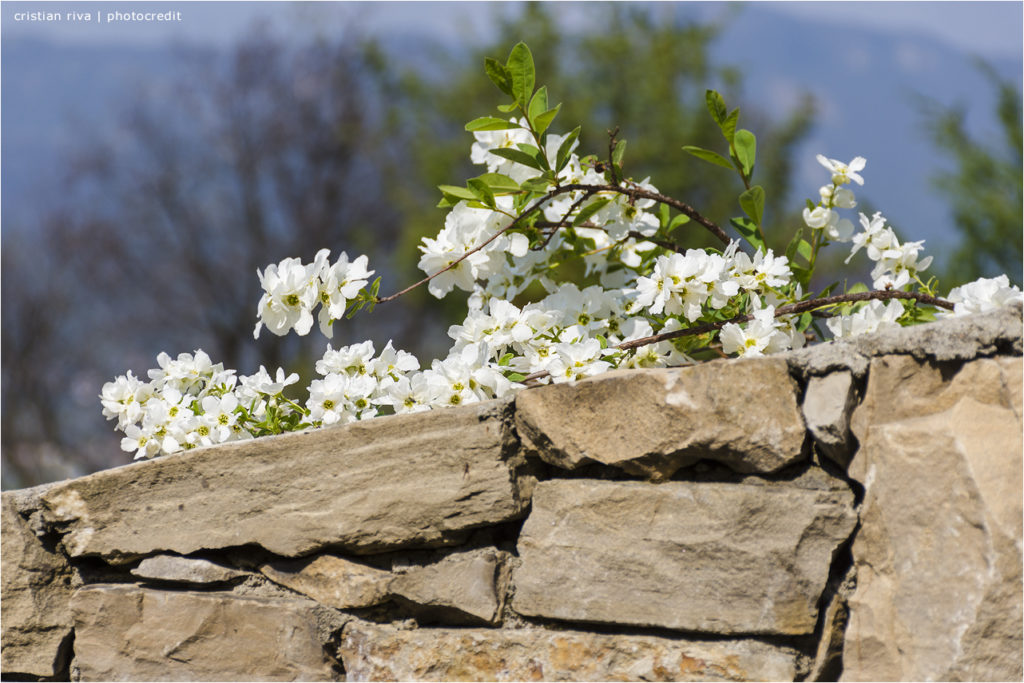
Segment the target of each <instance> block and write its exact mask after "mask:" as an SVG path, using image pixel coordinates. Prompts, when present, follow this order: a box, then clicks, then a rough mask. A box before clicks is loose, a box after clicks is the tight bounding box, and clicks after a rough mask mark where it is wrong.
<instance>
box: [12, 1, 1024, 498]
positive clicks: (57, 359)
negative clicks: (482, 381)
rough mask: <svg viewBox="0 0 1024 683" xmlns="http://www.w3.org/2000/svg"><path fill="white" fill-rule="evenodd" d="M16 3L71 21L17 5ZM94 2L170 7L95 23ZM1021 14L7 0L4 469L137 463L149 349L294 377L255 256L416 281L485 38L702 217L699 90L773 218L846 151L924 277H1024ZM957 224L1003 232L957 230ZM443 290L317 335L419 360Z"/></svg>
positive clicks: (428, 348) (389, 280)
mask: <svg viewBox="0 0 1024 683" xmlns="http://www.w3.org/2000/svg"><path fill="white" fill-rule="evenodd" d="M32 11H44V12H56V13H60V14H62V15H63V14H64V13H65V12H68V11H74V12H78V13H79V14H85V13H90V14H91V15H92V21H90V22H69V21H62V22H39V21H18V20H16V19H15V15H16V14H18V13H23V12H32ZM112 11H120V12H130V11H138V12H161V11H180V12H181V16H182V21H181V22H160V23H157V22H150V23H138V22H134V23H115V24H110V23H105V22H97V21H96V14H97V13H100V14H102V15H103V16H104V17H105V16H106V13H107V12H112ZM1022 22H1024V16H1022V5H1021V4H1020V3H1016V2H1006V3H991V2H913V3H875V2H872V3H842V2H827V3H816V2H800V3H767V2H765V3H749V4H739V3H717V2H706V3H656V4H652V5H642V4H638V3H565V4H563V3H543V4H542V5H538V4H532V5H526V4H523V3H432V2H429V3H428V2H423V3H342V2H339V3H330V2H327V3H324V2H318V3H269V2H266V3H265V2H260V3H256V2H252V3H245V2H232V3H218V2H210V3H196V2H179V3H162V2H161V3H135V2H116V3H115V2H107V3H86V2H83V3H59V2H57V3H50V2H47V3H22V2H4V3H3V4H2V6H0V38H2V45H0V70H2V73H0V84H2V85H0V117H2V131H0V134H2V145H0V156H2V159H0V195H2V214H0V223H2V252H3V270H2V276H3V283H2V285H3V286H2V294H0V296H2V310H3V323H2V324H3V328H2V329H3V398H2V406H0V410H2V417H3V433H2V436H3V467H2V475H3V487H4V488H11V487H21V486H29V485H33V484H36V483H40V482H43V481H49V480H53V479H58V478H63V477H71V476H79V475H81V474H85V473H88V472H90V471H94V470H96V469H101V468H104V467H110V466H114V465H117V464H122V463H125V462H128V461H129V459H130V454H127V453H124V452H121V451H120V450H119V448H118V441H119V435H117V434H115V433H114V432H113V430H112V429H111V424H110V423H107V422H105V421H104V420H103V418H102V416H101V415H100V406H99V401H98V399H97V394H98V393H99V390H100V387H101V386H102V384H103V382H105V381H108V380H110V379H112V378H113V377H114V376H115V375H117V374H122V373H124V372H125V371H126V370H129V369H131V370H133V371H134V372H135V373H136V374H139V375H143V376H144V375H145V371H146V369H147V368H150V367H152V366H153V365H155V361H154V359H155V356H156V354H157V353H158V352H160V351H167V352H169V353H171V354H172V355H174V354H177V353H179V352H183V351H189V352H191V351H193V350H194V349H196V348H203V349H204V350H206V351H208V352H209V353H210V355H211V356H212V357H213V358H214V360H215V361H218V360H223V361H224V362H225V364H226V365H228V366H229V367H235V368H237V369H238V370H239V372H240V373H244V374H248V373H251V372H253V371H255V370H256V369H257V368H258V366H259V365H260V364H265V365H267V366H268V367H269V366H272V365H273V366H276V365H278V364H281V365H286V366H288V367H290V368H294V369H296V370H299V371H302V372H304V373H305V374H306V375H307V376H308V374H309V372H310V370H309V366H311V364H312V363H311V359H313V358H316V357H319V355H320V353H322V350H323V348H324V344H325V340H324V339H323V338H321V337H319V335H318V334H317V333H315V332H314V333H313V334H311V335H310V337H308V338H305V339H302V340H299V339H294V338H292V339H281V340H278V339H273V338H270V339H268V338H266V336H268V335H265V337H264V338H261V339H260V340H259V342H253V340H252V338H251V330H252V326H253V324H254V323H255V310H256V303H257V301H258V298H259V285H258V281H257V278H256V274H255V269H256V268H257V267H260V268H262V267H263V266H265V265H266V264H267V263H270V262H276V261H279V260H280V259H282V258H284V257H286V256H299V257H301V258H303V259H306V260H308V259H310V258H311V257H312V255H313V254H314V253H315V252H316V250H317V249H318V248H320V247H329V248H331V249H332V253H333V254H337V253H338V252H339V251H341V250H346V251H348V252H349V253H350V254H354V253H369V254H370V255H371V264H373V265H374V266H375V267H376V268H377V270H378V273H380V274H382V275H384V284H383V287H382V292H384V293H388V292H391V291H394V290H396V289H398V288H399V287H401V286H403V285H404V284H407V283H408V282H409V281H411V278H413V277H415V276H416V274H417V273H416V272H415V269H414V266H415V261H416V258H417V252H416V250H415V245H416V244H417V242H418V240H419V239H420V237H422V236H423V235H425V234H432V233H434V232H436V231H437V229H438V228H439V227H440V226H441V224H442V222H443V219H444V214H443V212H442V211H440V210H438V209H435V208H433V207H434V204H435V203H436V200H437V198H438V197H437V193H436V191H435V190H434V187H435V186H436V185H437V184H439V183H451V184H460V183H461V182H463V181H464V180H465V178H466V177H468V176H469V175H475V174H476V173H478V172H479V170H478V169H474V168H472V167H471V166H470V165H469V164H468V151H469V145H470V143H471V142H472V137H471V136H470V135H469V134H467V133H464V132H462V125H463V124H464V123H465V122H466V121H468V120H469V119H471V118H475V117H477V116H482V115H491V114H492V113H493V111H492V110H493V107H494V105H495V104H498V103H500V102H501V99H500V94H499V93H498V92H497V91H496V90H495V89H494V88H493V86H491V85H490V83H489V82H488V81H487V79H486V77H485V76H484V74H483V70H482V57H483V56H484V55H489V56H494V57H498V58H501V59H504V57H505V56H506V55H507V53H508V50H509V49H510V48H511V46H512V45H513V44H514V43H515V42H516V41H517V40H524V41H525V42H527V43H528V44H529V45H530V46H531V48H532V49H533V51H534V53H535V56H536V57H537V62H538V84H542V83H547V84H549V89H550V90H551V94H552V97H553V98H554V100H555V101H562V102H564V103H565V107H564V108H563V113H562V114H561V115H560V117H559V119H558V120H557V121H556V124H555V128H556V129H558V130H560V131H562V130H569V129H570V128H572V127H573V126H575V125H576V123H578V122H580V121H582V122H584V134H585V137H584V145H585V146H587V147H588V151H595V152H599V151H600V150H601V147H600V145H601V144H602V139H603V137H604V135H605V133H604V131H605V129H606V128H608V127H611V126H614V125H621V126H622V128H623V137H625V138H627V139H628V140H629V142H630V145H629V150H630V152H629V154H628V155H627V170H628V171H630V172H631V173H633V174H634V175H636V176H638V177H643V176H644V175H646V174H648V173H649V174H651V175H652V177H653V181H654V182H655V184H656V185H658V187H659V188H661V189H662V190H664V191H666V192H668V193H669V194H675V195H676V196H679V197H680V198H681V199H684V200H685V201H688V202H690V203H693V204H695V205H697V206H698V208H703V209H704V210H705V212H706V213H708V214H709V215H711V216H712V217H715V218H717V219H718V220H719V221H720V222H722V223H725V222H727V221H726V217H727V215H729V213H728V212H733V213H735V211H736V209H735V207H734V206H733V205H732V204H734V201H735V194H736V191H735V188H733V187H731V186H729V183H728V179H727V178H726V177H724V176H721V175H718V174H716V171H715V169H714V168H713V167H710V166H704V165H701V164H699V163H695V162H694V161H693V160H690V159H684V158H683V157H684V156H685V155H684V154H683V153H682V152H681V151H680V150H679V147H680V146H681V145H682V144H699V145H704V146H713V145H714V144H715V141H714V137H713V135H712V134H713V130H711V127H710V126H708V125H707V121H705V119H706V118H707V117H706V114H704V112H703V91H704V89H705V88H706V87H715V88H718V89H721V90H723V91H724V92H725V94H726V96H727V101H728V103H729V104H730V106H734V105H740V106H741V107H742V108H743V112H744V113H743V115H742V119H741V125H745V126H746V127H748V128H751V129H752V130H753V131H754V132H755V133H757V134H758V140H759V143H760V144H759V156H760V157H761V159H760V160H759V161H760V163H759V165H760V168H761V175H760V176H759V180H760V181H761V182H763V183H764V184H765V185H766V187H767V188H768V190H769V193H770V197H769V199H770V204H769V207H770V209H771V212H770V213H769V225H773V226H777V238H776V243H781V244H785V242H786V241H788V238H789V236H791V234H792V231H793V230H794V229H795V228H796V227H797V226H798V225H799V221H798V219H796V216H795V213H794V212H796V211H798V210H799V209H800V208H801V206H802V201H803V199H804V198H806V197H810V198H815V199H816V194H817V188H818V186H819V185H821V184H822V183H823V182H824V181H825V179H826V177H825V174H824V169H822V168H821V167H820V166H819V165H818V164H817V163H816V162H815V161H814V156H815V154H817V153H823V154H825V155H827V156H829V157H834V158H839V159H842V160H849V159H850V158H852V157H853V156H856V155H862V156H865V157H866V158H867V159H868V165H867V168H866V170H865V172H864V176H865V178H866V180H867V183H866V185H865V186H864V188H862V189H861V190H860V191H859V192H858V199H859V200H860V201H861V207H860V208H861V209H863V210H865V211H868V210H871V211H873V210H881V211H883V213H884V214H885V215H886V217H887V218H888V219H889V220H890V222H891V223H892V224H893V225H895V226H896V227H897V229H898V230H899V231H900V232H901V234H903V235H904V236H905V237H907V238H910V239H925V240H926V244H925V246H926V250H927V253H929V254H933V255H935V257H936V265H935V266H934V267H933V269H934V270H935V271H936V274H939V275H946V276H947V277H946V278H944V280H943V285H944V289H946V290H948V288H949V287H950V286H952V285H954V284H958V283H959V282H957V281H955V280H956V278H961V279H962V278H966V277H977V276H978V274H985V275H995V274H997V273H998V272H1004V271H1006V272H1009V274H1010V275H1011V278H1013V279H1014V280H1015V281H1016V282H1018V283H1019V282H1020V277H1021V276H1020V265H1019V263H1020V231H1021V219H1020V199H1019V196H1020V151H1019V148H1020V135H1019V133H1020V110H1019V92H1020V81H1021V72H1022V39H1021V26H1022ZM1014 88H1015V89H1016V97H1013V92H1012V90H1013V89H1014ZM1008 89H1009V90H1008ZM1013 102H1016V105H1015V106H1016V108H1014V106H1011V104H1012V103H1013ZM1007 122H1009V123H1010V125H1007ZM1013 130H1016V135H1014V134H1013ZM1008 131H1009V132H1008ZM708 136H710V137H708ZM986 155H987V156H986ZM631 164H632V166H631ZM943 174H945V181H944V183H945V184H943V181H942V179H941V177H942V176H943ZM965 179H966V180H965ZM969 183H976V184H977V189H975V188H974V187H973V186H971V185H970V184H969ZM958 190H964V191H963V192H958ZM967 190H969V191H967ZM961 195H966V196H961ZM972 202H974V203H972ZM979 203H980V204H981V205H983V206H984V207H988V209H986V210H989V209H990V210H991V211H992V212H993V213H992V217H991V218H989V219H986V220H988V223H985V222H984V221H980V222H979V223H978V224H977V225H975V223H974V222H972V220H968V219H965V216H969V215H974V214H975V213H979V211H980V210H979V209H978V208H977V204H979ZM992 207H996V208H992ZM989 223H996V224H998V225H1000V226H1002V228H1001V229H1003V230H1004V231H1008V232H1001V233H998V234H997V232H996V231H995V229H994V228H992V227H991V225H989ZM972 231H973V234H974V235H976V236H977V240H976V241H977V242H979V243H981V242H985V241H986V240H988V241H990V242H993V243H994V245H995V246H994V247H992V246H991V245H990V249H989V251H988V252H986V253H985V254H981V255H979V254H977V253H969V252H965V251H963V250H962V245H963V243H964V238H965V232H972ZM1007 234H1008V235H1009V237H1007V236H1006V235H1007ZM770 239H771V238H770ZM994 252H1002V253H1001V256H1000V257H999V258H994V257H992V256H991V253H994ZM1000 259H1001V260H1000ZM1007 264H1009V265H1007ZM455 310H456V308H455V307H454V306H453V305H452V304H447V305H445V304H437V303H436V302H433V301H431V300H429V299H428V297H426V296H424V295H423V293H417V294H416V295H414V296H410V297H408V298H407V299H403V300H400V302H399V303H398V304H393V305H391V307H390V308H382V309H379V310H378V311H377V312H376V313H375V314H374V315H373V316H359V317H357V318H356V319H354V320H353V321H351V322H350V323H347V324H346V325H344V326H340V325H339V326H336V338H335V342H334V343H335V345H336V346H337V345H339V344H346V343H351V342H355V341H360V340H362V339H364V338H367V337H369V338H373V339H374V340H375V341H378V342H379V343H381V344H382V343H383V342H385V341H387V339H389V338H394V339H395V340H396V343H397V345H399V346H401V347H404V348H407V349H409V350H411V351H414V352H417V353H418V355H420V358H421V360H422V361H424V362H427V363H429V358H430V357H432V356H433V355H434V354H438V353H443V352H444V349H446V348H447V343H448V340H447V338H446V337H445V334H444V330H445V329H446V327H447V324H448V321H447V320H446V316H451V315H454V313H455Z"/></svg>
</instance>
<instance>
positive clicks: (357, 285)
mask: <svg viewBox="0 0 1024 683" xmlns="http://www.w3.org/2000/svg"><path fill="white" fill-rule="evenodd" d="M367 263H368V259H367V257H366V256H365V255H364V256H360V257H359V258H357V259H356V260H355V261H352V262H351V263H349V260H348V254H346V253H345V252H341V255H340V256H339V257H338V260H337V262H335V263H334V265H332V266H329V267H328V266H326V264H325V267H324V270H323V272H321V273H320V287H319V295H318V296H319V299H320V305H321V308H320V315H319V318H318V322H319V323H320V332H322V333H323V335H324V336H325V337H327V338H328V339H330V338H331V336H332V335H333V330H332V328H331V325H332V323H334V321H335V320H341V317H342V316H343V315H345V309H346V308H347V307H348V304H349V302H350V301H352V300H353V299H355V298H356V296H357V295H358V294H359V290H361V289H362V288H363V287H365V286H366V283H367V282H368V280H369V278H370V276H371V275H373V273H374V271H372V270H367V268H366V266H367Z"/></svg>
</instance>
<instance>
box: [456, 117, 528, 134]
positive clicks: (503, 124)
mask: <svg viewBox="0 0 1024 683" xmlns="http://www.w3.org/2000/svg"><path fill="white" fill-rule="evenodd" d="M519 127H520V126H519V124H518V123H512V122H511V121H506V120H505V119H499V118H497V117H496V116H481V117H480V118H478V119H473V120H472V121H470V122H469V123H467V124H466V130H467V131H469V132H470V133H472V132H473V131H477V130H509V129H511V128H519Z"/></svg>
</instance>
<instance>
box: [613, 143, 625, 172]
mask: <svg viewBox="0 0 1024 683" xmlns="http://www.w3.org/2000/svg"><path fill="white" fill-rule="evenodd" d="M625 154H626V141H625V140H616V142H615V150H614V151H613V152H612V163H613V164H618V165H620V166H621V165H622V157H623V156H624V155H625Z"/></svg>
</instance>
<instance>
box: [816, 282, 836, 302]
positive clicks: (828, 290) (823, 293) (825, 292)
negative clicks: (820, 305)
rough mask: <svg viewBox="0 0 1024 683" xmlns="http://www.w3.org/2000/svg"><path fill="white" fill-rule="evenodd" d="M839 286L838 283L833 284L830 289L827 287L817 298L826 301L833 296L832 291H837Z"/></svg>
mask: <svg viewBox="0 0 1024 683" xmlns="http://www.w3.org/2000/svg"><path fill="white" fill-rule="evenodd" d="M838 286H839V283H838V282H833V283H832V284H830V285H829V286H828V287H826V288H825V289H823V290H821V294H819V295H818V297H817V298H819V299H824V298H825V297H827V296H831V295H832V290H833V289H835V288H836V287H838Z"/></svg>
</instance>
